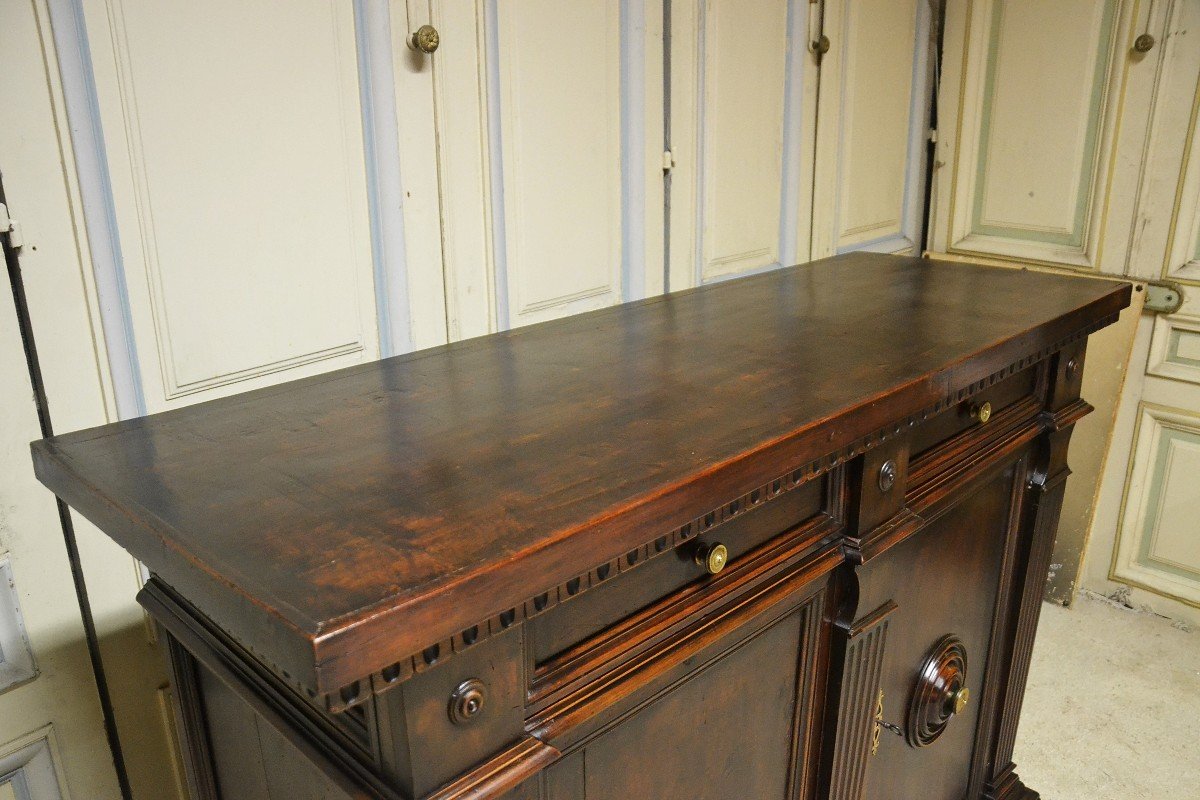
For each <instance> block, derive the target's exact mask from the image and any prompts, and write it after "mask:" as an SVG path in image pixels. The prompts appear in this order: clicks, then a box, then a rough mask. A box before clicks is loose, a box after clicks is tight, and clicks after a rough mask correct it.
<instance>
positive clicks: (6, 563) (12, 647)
mask: <svg viewBox="0 0 1200 800" xmlns="http://www.w3.org/2000/svg"><path fill="white" fill-rule="evenodd" d="M36 674H37V669H36V668H35V667H34V663H33V650H32V649H31V648H30V647H29V637H28V636H27V635H26V633H25V618H24V617H23V616H21V601H20V598H19V597H18V595H17V586H16V583H15V582H14V581H13V573H12V563H11V560H10V559H9V558H8V553H7V552H5V551H3V550H0V692H3V691H6V690H7V689H11V688H12V687H14V686H16V685H17V684H19V683H23V682H25V681H27V680H29V679H30V678H32V677H33V676H34V675H36Z"/></svg>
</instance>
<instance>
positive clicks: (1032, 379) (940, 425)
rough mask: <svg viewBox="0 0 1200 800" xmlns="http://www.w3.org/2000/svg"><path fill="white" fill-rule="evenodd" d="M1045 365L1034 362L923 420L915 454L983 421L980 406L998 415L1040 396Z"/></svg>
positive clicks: (916, 433) (916, 436)
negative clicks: (968, 398) (967, 398)
mask: <svg viewBox="0 0 1200 800" xmlns="http://www.w3.org/2000/svg"><path fill="white" fill-rule="evenodd" d="M1045 368H1046V364H1045V363H1042V364H1034V365H1033V366H1032V367H1028V368H1026V369H1024V370H1021V371H1020V372H1018V373H1016V374H1015V375H1012V376H1010V377H1008V378H1005V379H1004V380H1002V381H999V382H998V383H996V384H995V385H993V386H990V387H988V388H987V389H984V390H983V391H981V392H979V393H978V394H976V395H975V396H974V397H972V398H971V399H970V400H966V401H963V402H961V403H958V404H956V405H953V406H951V407H950V408H948V409H946V410H945V411H943V412H941V413H940V414H937V415H936V416H934V417H931V418H930V419H929V420H927V421H925V422H923V423H921V424H920V425H919V426H917V428H916V429H915V430H914V431H913V438H912V457H913V458H914V459H917V458H920V457H921V456H922V455H924V454H925V453H927V452H930V451H932V450H934V449H935V448H937V447H938V446H939V445H942V444H944V443H946V442H948V441H950V440H951V439H953V438H954V437H955V436H957V435H958V434H960V433H962V432H963V431H965V430H967V429H968V428H971V427H973V426H975V425H978V424H980V416H979V409H981V408H983V407H984V405H985V404H986V405H987V409H988V412H989V413H990V414H991V415H996V414H999V413H1001V412H1003V411H1006V410H1008V409H1009V408H1011V407H1013V406H1015V405H1016V404H1017V403H1020V402H1021V401H1024V400H1037V399H1040V398H1041V397H1042V395H1043V394H1044V393H1045V390H1044V384H1045V380H1044V378H1045Z"/></svg>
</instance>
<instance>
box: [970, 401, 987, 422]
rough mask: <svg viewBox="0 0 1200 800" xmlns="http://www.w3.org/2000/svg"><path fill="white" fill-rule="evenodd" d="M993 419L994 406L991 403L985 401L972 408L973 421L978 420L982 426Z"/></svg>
mask: <svg viewBox="0 0 1200 800" xmlns="http://www.w3.org/2000/svg"><path fill="white" fill-rule="evenodd" d="M991 418H992V404H991V403H990V402H987V401H985V402H982V403H976V404H975V405H973V406H971V419H977V420H979V422H980V424H982V423H984V422H987V421H988V420H989V419H991Z"/></svg>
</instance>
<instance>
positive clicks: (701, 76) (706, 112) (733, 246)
mask: <svg viewBox="0 0 1200 800" xmlns="http://www.w3.org/2000/svg"><path fill="white" fill-rule="evenodd" d="M671 14H672V39H671V62H672V67H671V69H672V73H671V107H670V115H671V121H670V129H671V137H670V140H671V152H672V154H673V156H674V166H673V167H672V169H671V177H670V180H671V186H670V275H671V278H670V282H671V288H672V289H679V288H685V287H687V286H693V285H697V284H701V283H705V282H708V281H713V280H720V279H722V278H728V277H732V276H735V275H745V274H748V273H752V272H756V271H761V270H764V269H773V268H776V267H779V266H781V265H784V264H793V263H796V262H797V261H803V260H807V257H808V250H809V246H808V245H809V241H808V239H809V236H808V231H809V228H810V225H811V221H810V219H809V208H810V207H811V206H810V204H811V180H812V157H811V155H809V154H811V153H812V150H811V147H812V143H813V140H814V129H815V119H816V117H815V99H816V92H815V81H816V67H815V62H814V61H813V58H812V56H811V55H810V54H809V53H808V52H807V50H806V49H805V41H806V39H805V36H806V34H805V26H806V24H807V6H806V4H804V3H801V2H797V1H796V0H792V2H788V1H787V0H753V2H731V0H703V1H702V2H694V3H674V4H672V6H671ZM748 43H752V45H750V46H748Z"/></svg>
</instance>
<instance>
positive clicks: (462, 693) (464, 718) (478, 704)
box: [450, 678, 487, 725]
mask: <svg viewBox="0 0 1200 800" xmlns="http://www.w3.org/2000/svg"><path fill="white" fill-rule="evenodd" d="M486 701H487V687H486V686H484V684H483V681H481V680H479V679H478V678H471V679H470V680H466V681H463V682H462V683H460V684H459V685H458V687H457V688H456V689H455V690H454V692H453V693H452V694H451V695H450V721H451V722H453V723H454V724H455V725H469V724H471V723H472V722H474V721H475V720H476V719H478V718H479V715H480V714H482V713H483V706H484V703H485V702H486Z"/></svg>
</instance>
